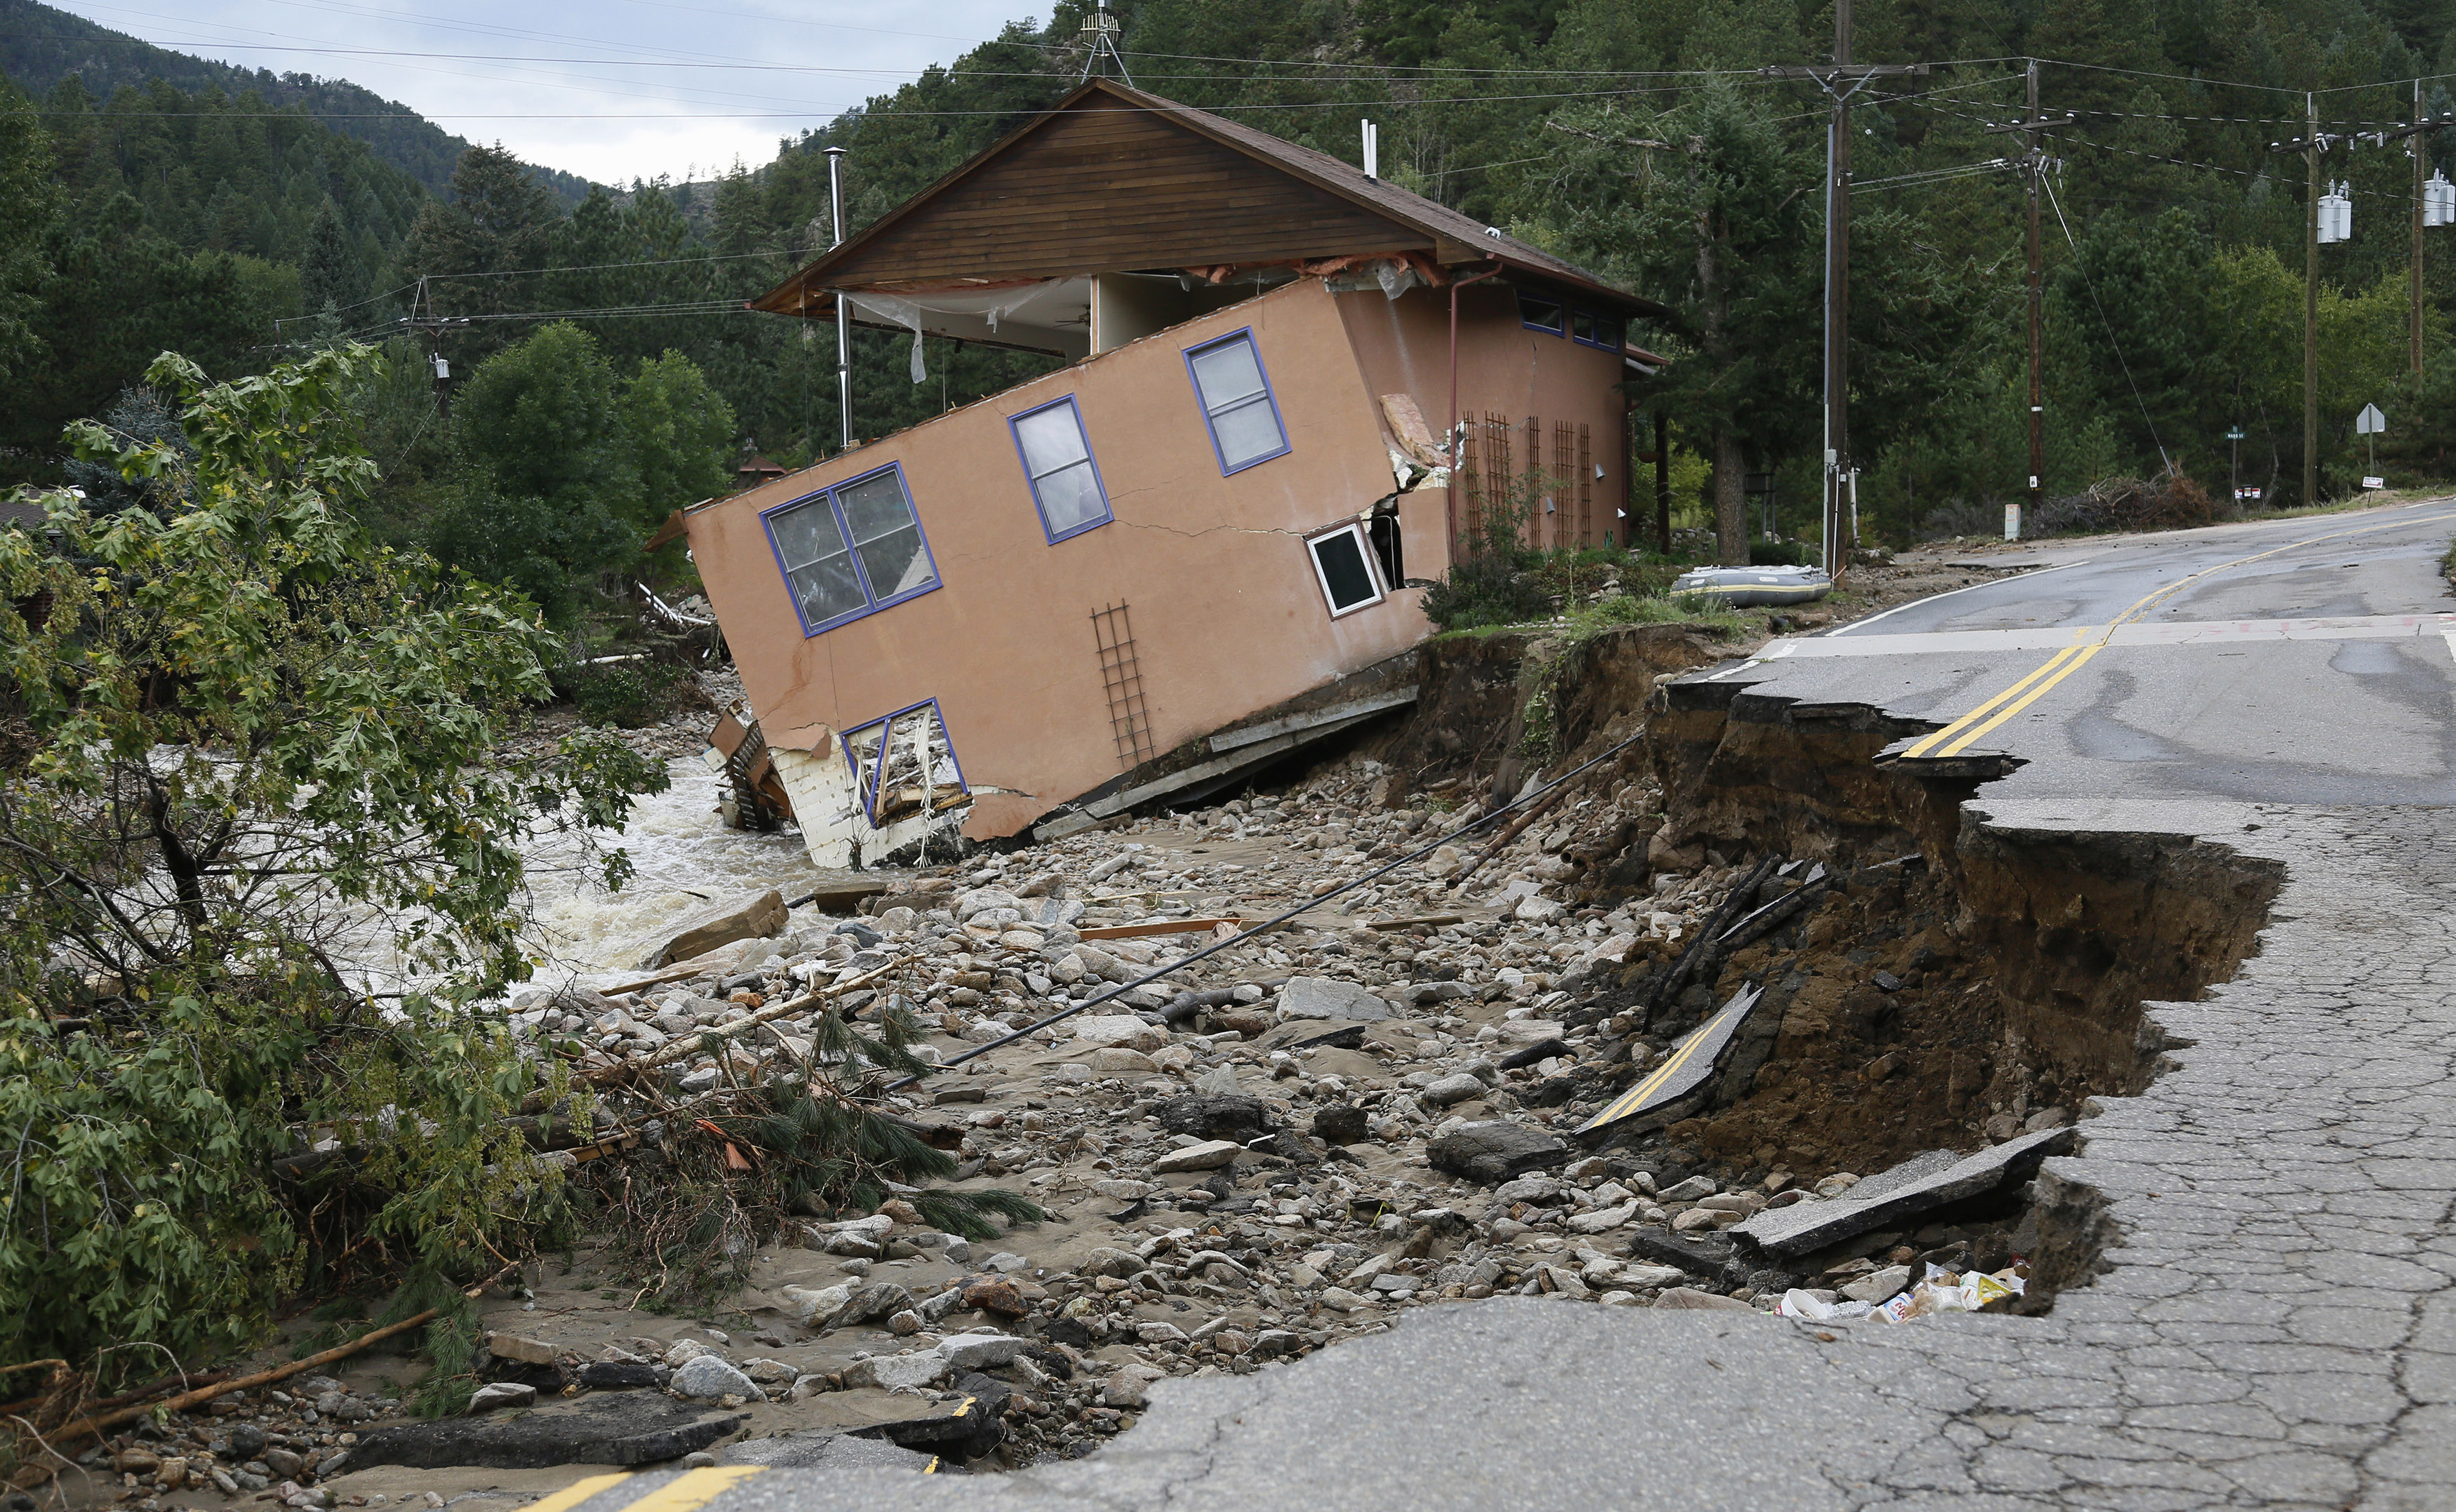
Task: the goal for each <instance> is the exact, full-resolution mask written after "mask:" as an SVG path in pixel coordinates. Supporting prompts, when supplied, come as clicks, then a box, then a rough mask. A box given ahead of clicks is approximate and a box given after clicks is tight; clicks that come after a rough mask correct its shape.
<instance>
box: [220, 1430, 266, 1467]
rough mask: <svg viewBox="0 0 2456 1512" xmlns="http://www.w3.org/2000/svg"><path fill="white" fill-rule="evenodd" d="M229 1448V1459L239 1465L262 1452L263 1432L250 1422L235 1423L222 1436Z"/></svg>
mask: <svg viewBox="0 0 2456 1512" xmlns="http://www.w3.org/2000/svg"><path fill="white" fill-rule="evenodd" d="M222 1440H223V1441H224V1442H226V1443H228V1444H229V1445H230V1446H231V1452H230V1458H231V1459H232V1460H234V1461H237V1462H239V1463H241V1464H244V1463H246V1462H247V1461H250V1460H253V1459H255V1458H256V1456H257V1455H260V1454H262V1453H263V1452H264V1430H263V1429H261V1428H259V1427H257V1426H256V1424H254V1423H252V1422H235V1423H233V1424H231V1425H230V1427H229V1428H228V1429H227V1430H226V1431H224V1433H223V1434H222Z"/></svg>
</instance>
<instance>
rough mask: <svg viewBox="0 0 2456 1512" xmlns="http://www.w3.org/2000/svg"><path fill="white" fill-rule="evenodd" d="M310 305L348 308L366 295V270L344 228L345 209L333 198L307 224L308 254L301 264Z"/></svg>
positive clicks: (299, 275) (312, 307)
mask: <svg viewBox="0 0 2456 1512" xmlns="http://www.w3.org/2000/svg"><path fill="white" fill-rule="evenodd" d="M298 278H299V282H300V284H301V286H302V289H303V292H304V293H305V295H306V298H307V308H308V309H310V310H321V309H323V308H324V307H325V306H327V305H331V306H333V307H334V308H336V309H337V310H346V309H348V308H349V307H350V306H351V305H354V304H356V303H358V300H360V299H361V298H363V297H365V292H366V272H365V270H364V269H363V268H361V267H360V266H359V265H358V255H357V254H356V253H355V252H353V251H352V250H351V248H350V239H349V236H348V235H347V234H346V233H344V232H343V231H342V230H341V213H340V211H339V210H338V209H337V208H336V207H335V206H334V204H333V202H332V201H331V200H330V199H327V200H325V201H324V203H323V204H321V205H319V206H317V210H316V218H315V219H314V220H313V221H311V222H309V223H308V226H307V255H306V257H305V258H304V259H303V260H302V261H301V262H300V263H299V265H298Z"/></svg>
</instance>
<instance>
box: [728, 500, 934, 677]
mask: <svg viewBox="0 0 2456 1512" xmlns="http://www.w3.org/2000/svg"><path fill="white" fill-rule="evenodd" d="M763 518H765V519H766V521H767V539H768V540H769V541H771V542H772V543H773V544H774V545H775V548H776V561H777V562H778V564H779V565H781V566H782V567H783V568H784V569H785V582H786V583H787V584H788V586H789V587H790V588H791V589H792V594H793V609H794V612H795V613H797V614H799V615H800V616H801V617H802V633H803V634H805V635H816V634H818V633H819V632H820V631H822V630H831V629H833V628H835V627H836V626H837V625H839V624H842V623H845V622H846V621H848V620H854V619H858V618H860V617H861V616H862V615H865V614H868V613H870V611H872V610H874V609H884V608H886V607H887V606H888V605H889V604H891V603H903V602H904V601H905V600H907V599H911V598H917V597H918V596H920V595H922V594H925V593H927V592H929V591H930V590H931V589H932V588H934V587H936V586H937V585H938V568H937V564H936V563H935V562H932V561H931V557H930V543H929V542H928V541H925V540H923V539H922V537H921V521H920V520H919V519H918V518H917V517H916V516H914V514H913V513H912V500H911V495H909V494H907V493H906V492H905V489H904V473H903V470H902V469H901V468H899V467H895V466H892V465H890V466H887V467H883V468H881V469H879V470H878V471H877V472H874V473H868V474H865V475H864V476H862V477H859V478H856V479H854V480H851V481H850V482H845V483H838V484H836V485H835V486H834V487H832V488H829V489H825V490H823V491H821V492H819V493H815V494H812V495H810V496H809V497H808V498H807V499H797V500H795V501H792V502H791V503H789V504H786V505H783V506H781V507H779V508H776V509H771V510H769V511H767V514H766V516H764V517H763Z"/></svg>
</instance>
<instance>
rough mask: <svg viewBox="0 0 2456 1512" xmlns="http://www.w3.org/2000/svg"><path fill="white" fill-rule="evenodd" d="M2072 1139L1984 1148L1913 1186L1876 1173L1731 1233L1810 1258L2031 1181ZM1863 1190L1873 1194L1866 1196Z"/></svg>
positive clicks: (2040, 1136)
mask: <svg viewBox="0 0 2456 1512" xmlns="http://www.w3.org/2000/svg"><path fill="white" fill-rule="evenodd" d="M2073 1135H2074V1132H2073V1131H2072V1130H2070V1129H2043V1130H2040V1131H2039V1132H2038V1133H2036V1134H2023V1135H2022V1136H2021V1137H2019V1138H2017V1139H2012V1140H2008V1141H2006V1142H2005V1143H2003V1144H2000V1145H1995V1146H1994V1147H1992V1148H1990V1149H1986V1150H1981V1151H1979V1152H1978V1153H1977V1154H1974V1155H1969V1156H1965V1157H1963V1158H1962V1159H1959V1160H1956V1161H1955V1162H1954V1163H1953V1164H1952V1165H1949V1166H1946V1167H1944V1168H1943V1169H1942V1170H1939V1171H1934V1172H1931V1173H1929V1174H1925V1175H1919V1176H1917V1177H1916V1178H1915V1179H1913V1180H1910V1181H1907V1182H1898V1183H1895V1182H1888V1181H1886V1180H1885V1178H1884V1177H1883V1176H1872V1177H1870V1178H1869V1179H1868V1180H1867V1181H1865V1182H1862V1183H1860V1185H1859V1186H1858V1187H1854V1188H1852V1190H1851V1191H1850V1193H1849V1194H1848V1195H1846V1196H1844V1197H1842V1198H1840V1199H1837V1200H1834V1201H1830V1202H1795V1203H1792V1204H1791V1206H1789V1207H1783V1208H1769V1209H1767V1210H1766V1211H1765V1212H1763V1213H1760V1214H1757V1215H1756V1216H1753V1217H1751V1218H1750V1219H1748V1220H1747V1221H1746V1222H1743V1223H1740V1224H1738V1225H1736V1226H1735V1227H1733V1228H1732V1229H1731V1231H1730V1232H1731V1233H1733V1234H1736V1235H1739V1236H1743V1237H1744V1238H1745V1239H1747V1241H1748V1242H1750V1243H1751V1244H1754V1245H1755V1246H1756V1247H1757V1248H1759V1249H1761V1250H1763V1251H1765V1252H1766V1253H1767V1254H1769V1255H1779V1256H1794V1255H1806V1254H1809V1253H1810V1252H1811V1251H1814V1250H1821V1249H1824V1248H1825V1247H1826V1246H1828V1245H1831V1244H1838V1243H1840V1242H1841V1241H1842V1240H1844V1239H1847V1238H1852V1237H1853V1236H1857V1235H1861V1234H1866V1233H1868V1232H1870V1231H1872V1230H1874V1229H1880V1228H1889V1227H1892V1226H1893V1224H1894V1223H1895V1221H1896V1220H1897V1219H1901V1218H1906V1217H1909V1216H1912V1215H1914V1214H1918V1213H1924V1212H1926V1211H1928V1210H1929V1209H1931V1208H1939V1207H1942V1206H1944V1205H1945V1204H1946V1203H1948V1202H1957V1201H1959V1200H1961V1199H1962V1198H1964V1197H1975V1196H1977V1195H1980V1194H1981V1193H1986V1192H1993V1191H1995V1189H1997V1188H1998V1187H2003V1186H2007V1185H2010V1184H2011V1183H2013V1182H2015V1181H2020V1180H2026V1179H2028V1177H2029V1175H2031V1173H2033V1172H2035V1171H2036V1170H2037V1168H2038V1165H2039V1162H2041V1161H2043V1160H2045V1159H2046V1157H2047V1156H2049V1155H2051V1154H2061V1153H2063V1152H2064V1151H2065V1150H2068V1149H2070V1148H2071V1145H2072V1139H2073ZM1863 1191H1864V1192H1866V1193H1867V1194H1868V1195H1864V1196H1863V1195H1861V1194H1862V1192H1863Z"/></svg>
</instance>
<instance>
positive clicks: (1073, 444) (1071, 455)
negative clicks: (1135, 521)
mask: <svg viewBox="0 0 2456 1512" xmlns="http://www.w3.org/2000/svg"><path fill="white" fill-rule="evenodd" d="M1014 445H1015V450H1017V451H1019V452H1021V453H1022V454H1023V472H1024V476H1025V477H1027V478H1029V479H1030V480H1032V500H1033V502H1034V504H1035V505H1036V506H1038V508H1039V510H1040V525H1041V530H1042V533H1043V534H1045V535H1047V536H1048V537H1049V543H1050V544H1051V545H1053V546H1054V545H1055V544H1057V542H1059V541H1063V540H1065V539H1066V538H1067V537H1069V536H1074V535H1080V534H1081V533H1082V532H1084V531H1086V530H1089V529H1091V528H1092V527H1093V526H1094V525H1105V524H1107V523H1108V522H1109V520H1110V515H1109V498H1108V494H1107V492H1106V491H1105V490H1104V489H1102V488H1101V486H1100V469H1099V466H1098V464H1096V463H1095V462H1094V461H1093V460H1092V444H1091V442H1090V441H1088V440H1086V439H1084V437H1083V416H1082V414H1081V412H1080V411H1078V410H1076V409H1075V407H1074V399H1072V398H1062V399H1059V400H1058V401H1057V402H1055V403H1054V404H1044V405H1042V406H1041V407H1040V408H1038V409H1036V410H1031V411H1028V412H1026V413H1024V414H1021V415H1018V416H1016V417H1015V418H1014Z"/></svg>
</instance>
